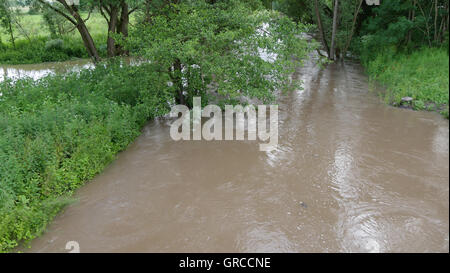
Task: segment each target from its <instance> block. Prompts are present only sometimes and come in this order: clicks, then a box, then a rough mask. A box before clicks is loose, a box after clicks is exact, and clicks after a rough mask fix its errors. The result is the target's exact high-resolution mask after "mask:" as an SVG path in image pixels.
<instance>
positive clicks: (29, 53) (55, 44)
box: [0, 35, 106, 64]
mask: <svg viewBox="0 0 450 273" xmlns="http://www.w3.org/2000/svg"><path fill="white" fill-rule="evenodd" d="M95 41H96V43H97V45H100V46H102V45H103V44H104V43H105V41H106V37H104V36H101V35H100V36H97V37H95ZM100 54H101V56H106V51H100ZM73 58H89V55H88V53H87V51H86V49H85V47H84V45H83V42H82V41H81V39H78V38H75V37H70V36H64V37H62V38H58V39H53V40H48V38H44V37H37V38H33V39H32V40H31V41H28V40H18V41H17V42H16V47H15V48H13V47H12V46H11V45H7V46H4V48H3V49H2V48H1V47H0V63H5V64H30V63H42V62H57V61H67V60H70V59H73Z"/></svg>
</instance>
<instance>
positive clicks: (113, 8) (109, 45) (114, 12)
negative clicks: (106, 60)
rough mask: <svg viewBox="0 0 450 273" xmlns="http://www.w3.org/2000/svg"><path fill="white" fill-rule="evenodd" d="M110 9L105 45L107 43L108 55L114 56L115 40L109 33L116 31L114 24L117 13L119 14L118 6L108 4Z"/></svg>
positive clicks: (115, 23)
mask: <svg viewBox="0 0 450 273" xmlns="http://www.w3.org/2000/svg"><path fill="white" fill-rule="evenodd" d="M110 9H111V15H110V17H109V23H108V39H107V42H106V45H107V52H108V57H114V56H116V42H115V41H114V38H113V37H111V34H113V33H115V32H116V26H117V21H118V15H119V7H118V6H110Z"/></svg>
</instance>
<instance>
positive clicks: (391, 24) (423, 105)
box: [353, 0, 449, 118]
mask: <svg viewBox="0 0 450 273" xmlns="http://www.w3.org/2000/svg"><path fill="white" fill-rule="evenodd" d="M448 8H449V7H448V1H447V2H445V1H437V0H435V1H418V0H416V1H400V0H393V1H391V2H390V3H389V4H385V5H383V4H382V5H380V6H379V7H376V8H373V9H372V10H371V16H368V17H367V18H366V19H365V20H364V21H363V23H362V27H361V30H360V34H359V36H358V37H357V38H356V39H355V40H354V43H353V51H354V52H355V53H357V54H358V55H359V56H360V58H361V61H362V63H363V65H364V66H365V67H366V71H367V73H368V74H369V76H370V77H371V78H372V79H374V80H377V81H378V82H380V83H382V84H384V85H385V86H386V88H387V91H386V92H385V93H384V92H383V93H382V94H381V95H382V97H383V98H384V99H385V101H386V102H387V103H389V104H392V105H396V106H401V105H403V106H405V104H402V102H401V98H402V97H411V98H413V101H412V103H411V105H408V106H410V107H412V108H413V109H416V110H429V111H438V112H441V113H442V114H443V115H444V116H445V117H447V118H448V99H449V77H448V73H449V56H448V26H446V22H447V24H448Z"/></svg>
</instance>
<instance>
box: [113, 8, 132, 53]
mask: <svg viewBox="0 0 450 273" xmlns="http://www.w3.org/2000/svg"><path fill="white" fill-rule="evenodd" d="M129 23H130V18H129V9H128V4H127V3H126V2H125V1H123V2H122V3H121V13H120V19H119V23H118V24H117V29H116V32H117V33H119V34H122V36H123V37H128V24H129ZM128 54H129V52H128V51H124V50H123V48H122V47H121V46H120V45H116V55H128Z"/></svg>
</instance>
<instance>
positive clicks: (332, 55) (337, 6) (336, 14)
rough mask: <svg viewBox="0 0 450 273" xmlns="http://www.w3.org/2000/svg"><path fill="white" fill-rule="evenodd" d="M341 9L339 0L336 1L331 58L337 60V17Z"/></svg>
mask: <svg viewBox="0 0 450 273" xmlns="http://www.w3.org/2000/svg"><path fill="white" fill-rule="evenodd" d="M338 11H339V0H335V1H334V11H333V32H332V34H331V48H330V59H331V60H335V59H336V54H335V44H336V34H337V33H336V32H337V18H338Z"/></svg>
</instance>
